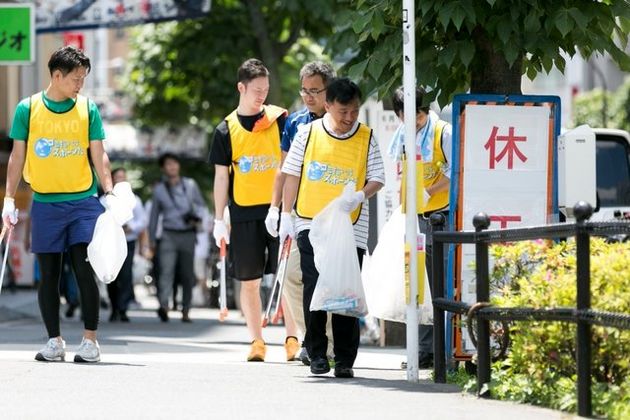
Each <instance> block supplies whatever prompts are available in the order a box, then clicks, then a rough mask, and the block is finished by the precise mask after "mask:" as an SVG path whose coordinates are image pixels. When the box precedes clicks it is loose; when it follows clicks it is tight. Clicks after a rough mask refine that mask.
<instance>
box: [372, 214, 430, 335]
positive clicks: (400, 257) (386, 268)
mask: <svg viewBox="0 0 630 420" xmlns="http://www.w3.org/2000/svg"><path fill="white" fill-rule="evenodd" d="M404 271H405V215H404V213H402V212H401V207H398V208H397V209H396V210H394V212H393V213H392V215H391V217H390V219H389V220H388V221H387V223H385V225H384V226H383V229H382V230H381V233H380V235H379V237H378V244H377V245H376V248H375V249H374V252H373V253H372V256H371V257H370V258H369V259H364V261H363V273H362V275H363V284H364V285H365V297H366V299H367V303H368V307H369V308H370V316H374V317H376V318H380V319H385V320H388V321H394V322H406V321H407V304H406V302H405V272H404ZM427 279H428V277H427V273H426V270H425V276H424V299H423V304H422V305H418V322H419V323H420V324H429V325H430V324H433V304H432V302H431V289H429V282H428V280H427Z"/></svg>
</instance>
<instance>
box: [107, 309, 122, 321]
mask: <svg viewBox="0 0 630 420" xmlns="http://www.w3.org/2000/svg"><path fill="white" fill-rule="evenodd" d="M119 319H120V314H119V313H118V311H117V310H112V313H111V314H109V322H116V321H118V320H119Z"/></svg>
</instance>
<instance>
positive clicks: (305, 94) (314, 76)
mask: <svg viewBox="0 0 630 420" xmlns="http://www.w3.org/2000/svg"><path fill="white" fill-rule="evenodd" d="M334 77H335V71H334V70H333V68H332V67H331V66H330V64H327V63H322V62H320V61H314V62H310V63H307V64H305V65H304V66H303V67H302V69H301V70H300V81H301V84H302V86H301V88H300V96H301V97H302V100H303V101H304V105H306V107H305V108H304V109H302V110H300V111H296V112H294V113H292V114H291V115H289V117H288V118H287V122H286V124H285V125H284V131H283V132H282V143H281V149H282V162H284V158H285V157H286V155H287V153H288V152H289V148H290V147H291V142H293V139H294V137H295V135H296V134H297V132H298V130H299V129H300V128H301V127H304V126H305V125H307V124H309V123H311V122H312V121H315V120H317V119H319V118H321V117H323V116H324V114H325V113H326V109H325V108H324V103H325V102H326V86H327V85H328V82H329V81H330V80H332V79H333V78H334ZM285 178H286V175H285V174H283V173H282V172H281V171H280V170H278V174H277V175H276V182H275V184H274V189H273V196H272V199H271V207H269V212H268V213H267V218H266V219H265V226H266V227H267V231H268V232H269V234H270V235H272V236H278V220H279V218H280V214H279V207H278V206H279V204H280V200H281V198H282V188H283V186H284V180H285ZM302 296H303V285H302V272H301V270H300V252H299V250H298V248H297V243H296V241H293V243H292V245H291V254H290V255H289V261H288V263H287V279H286V281H285V283H284V288H283V305H284V306H283V309H284V310H285V314H286V313H287V312H288V313H289V314H288V315H289V316H292V317H293V319H294V320H295V324H296V326H297V328H298V330H299V331H300V332H301V334H302V335H303V334H304V333H305V331H306V327H305V323H304V311H303V308H302V307H303V305H302ZM285 316H286V315H285ZM328 325H329V328H328V330H329V331H327V333H328V343H329V351H328V353H329V355H330V354H331V353H332V331H331V330H330V323H329V324H328ZM284 346H285V349H286V353H287V359H289V360H292V359H293V358H294V357H295V355H296V353H297V350H299V344H298V341H297V338H296V337H287V340H286V342H285V344H284ZM304 347H305V346H304ZM300 359H301V360H302V362H303V363H304V364H307V365H308V364H309V363H310V362H309V359H308V355H307V354H306V349H305V348H304V349H302V352H301V354H300Z"/></svg>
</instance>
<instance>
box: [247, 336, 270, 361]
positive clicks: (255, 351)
mask: <svg viewBox="0 0 630 420" xmlns="http://www.w3.org/2000/svg"><path fill="white" fill-rule="evenodd" d="M265 353H267V346H266V345H265V342H264V341H262V340H258V339H256V340H254V341H252V348H251V350H250V351H249V355H248V356H247V361H248V362H264V361H265Z"/></svg>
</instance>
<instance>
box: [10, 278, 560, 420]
mask: <svg viewBox="0 0 630 420" xmlns="http://www.w3.org/2000/svg"><path fill="white" fill-rule="evenodd" d="M142 290H144V289H142ZM142 290H141V291H142ZM141 291H140V292H141ZM141 297H142V300H141V303H142V305H143V308H144V309H140V310H135V311H131V313H130V315H131V317H132V322H131V323H129V324H121V323H108V322H103V323H102V325H101V328H100V332H99V334H100V336H99V341H100V344H101V349H102V353H103V354H102V362H101V363H99V364H94V365H84V364H74V363H72V362H65V363H42V362H35V361H34V360H33V357H34V356H35V353H36V352H37V350H38V349H39V348H40V347H41V346H42V344H43V343H44V342H45V341H46V336H45V332H44V329H43V325H42V324H41V322H40V321H39V315H38V310H37V306H36V295H35V293H34V292H33V291H20V292H18V293H17V294H15V295H11V294H10V293H7V292H6V291H5V292H3V293H2V295H0V418H2V419H38V418H46V419H108V420H112V419H145V418H146V419H203V418H213V419H215V418H217V419H221V418H222V419H230V420H231V419H270V418H273V419H294V420H308V419H318V420H322V419H341V418H344V419H348V420H349V419H361V420H366V419H396V418H398V419H403V418H419V419H484V420H490V419H501V420H504V419H507V418H509V419H510V420H516V419H537V420H538V419H562V418H570V416H567V415H563V414H561V413H558V412H554V411H550V410H544V409H540V408H535V407H528V406H519V405H515V404H510V403H503V402H498V401H486V400H480V399H477V398H475V397H472V396H468V395H463V394H462V393H461V392H460V391H459V390H458V389H457V388H456V387H454V386H449V385H436V384H433V383H432V382H430V381H429V380H428V374H429V372H428V371H421V377H422V380H421V381H420V383H418V384H411V383H408V382H407V381H406V375H405V372H404V371H402V370H400V369H399V365H400V362H401V361H402V360H403V357H404V353H405V352H404V349H399V348H375V347H362V348H361V349H360V351H359V357H358V359H357V362H356V366H355V374H356V377H355V378H354V379H343V380H342V379H336V378H334V377H333V376H332V374H330V375H328V376H320V377H316V376H313V375H311V374H310V372H309V370H308V368H306V367H305V366H303V365H302V364H301V363H300V362H291V363H287V362H285V361H284V360H283V359H284V349H283V347H282V343H283V339H284V337H283V331H282V328H280V327H276V326H273V327H268V328H267V329H266V330H265V334H266V340H267V342H268V344H269V348H268V354H267V361H266V362H265V363H247V362H245V361H244V360H245V356H246V353H247V351H248V343H247V340H246V330H245V327H244V323H243V320H242V319H241V318H240V316H237V314H236V313H234V312H233V313H230V318H229V320H228V322H225V323H219V322H218V321H217V315H218V314H217V312H216V311H214V310H209V309H197V310H194V311H192V316H193V319H194V321H195V322H194V323H193V324H183V323H181V322H180V321H179V319H177V318H176V316H177V314H174V313H173V314H172V316H173V318H174V319H172V320H171V322H170V323H168V324H162V323H160V322H159V321H158V320H157V317H156V316H155V312H154V311H153V308H154V306H152V305H154V302H153V299H149V297H148V296H141ZM106 312H107V311H104V312H103V313H102V317H103V318H106V315H107V313H106ZM81 329H82V326H81V324H80V322H79V321H78V320H69V321H68V320H64V321H63V323H62V332H63V334H64V337H65V339H66V341H67V344H68V358H67V359H68V360H72V357H73V356H74V350H75V349H76V347H77V346H78V343H79V341H80V335H81Z"/></svg>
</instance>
